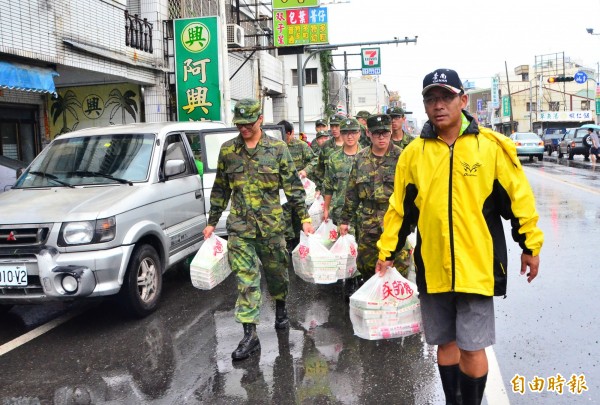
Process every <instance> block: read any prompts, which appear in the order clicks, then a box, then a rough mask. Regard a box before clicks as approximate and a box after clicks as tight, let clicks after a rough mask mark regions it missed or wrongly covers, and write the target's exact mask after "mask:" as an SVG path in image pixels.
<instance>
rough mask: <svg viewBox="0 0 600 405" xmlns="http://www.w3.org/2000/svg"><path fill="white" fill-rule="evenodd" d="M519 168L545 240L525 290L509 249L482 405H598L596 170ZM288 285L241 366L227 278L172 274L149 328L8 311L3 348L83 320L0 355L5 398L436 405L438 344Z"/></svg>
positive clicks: (268, 309) (71, 310)
mask: <svg viewBox="0 0 600 405" xmlns="http://www.w3.org/2000/svg"><path fill="white" fill-rule="evenodd" d="M555 160H556V159H555ZM523 162H524V166H525V170H526V173H527V175H528V178H529V179H530V183H531V185H532V188H533V190H534V193H535V195H536V199H537V207H538V211H539V214H540V221H539V226H540V227H541V228H542V229H543V230H544V232H545V238H546V241H545V244H544V248H543V250H542V254H541V261H542V264H541V270H540V275H539V276H538V278H537V279H536V280H535V281H534V282H533V283H532V284H530V285H528V284H527V282H526V281H525V279H524V277H522V276H520V275H519V274H518V269H519V267H520V264H519V254H520V252H519V250H518V247H517V245H516V244H515V243H514V242H512V241H509V244H508V245H509V270H508V271H509V285H508V297H507V299H502V298H497V299H496V300H495V305H496V319H497V322H496V336H497V343H496V345H494V346H493V350H494V352H495V357H496V358H497V361H498V369H499V372H500V375H499V376H498V377H499V378H501V381H502V382H503V385H504V389H505V391H506V392H505V393H504V394H503V395H495V396H488V397H487V399H486V400H485V401H484V402H485V403H488V404H502V403H509V402H510V403H512V404H532V403H536V404H537V403H543V404H584V403H585V404H591V403H600V391H599V390H600V370H599V369H600V364H599V360H598V359H599V358H600V350H599V344H598V340H599V339H600V326H599V319H598V315H597V308H598V298H597V296H598V291H599V289H600V278H599V277H598V269H599V268H600V266H599V265H598V260H597V258H598V248H597V246H598V242H597V241H598V240H599V237H600V231H599V230H598V229H599V227H598V225H599V221H600V168H599V169H598V171H597V172H596V171H595V168H591V167H589V165H586V167H583V168H582V167H576V166H578V165H580V162H578V161H575V162H570V165H569V166H568V167H567V166H564V165H560V166H559V165H556V164H555V163H553V162H552V161H544V162H543V163H542V162H539V163H538V162H534V163H529V162H526V161H525V160H523ZM581 165H583V163H581ZM592 169H594V170H592ZM506 230H507V236H508V237H509V238H510V236H509V235H510V233H509V230H508V228H506ZM290 278H291V292H290V298H289V312H290V318H291V319H292V327H291V329H290V331H289V333H285V332H284V333H281V332H279V333H278V332H276V331H275V329H274V328H273V321H274V305H273V302H272V301H271V300H270V298H265V302H264V304H263V311H262V317H261V324H260V325H259V327H258V333H259V336H260V339H261V345H262V350H261V353H260V356H256V357H254V358H253V359H250V360H247V361H244V362H241V363H232V362H231V358H230V354H231V351H232V350H233V349H234V348H235V347H236V345H237V342H238V341H239V339H240V338H241V335H242V329H241V326H240V325H239V324H236V323H235V322H234V320H233V306H234V304H235V298H236V293H235V291H236V290H235V280H234V278H233V276H230V277H229V278H228V279H227V280H226V281H225V282H223V283H222V284H221V285H220V286H218V287H216V288H215V289H213V290H211V291H200V290H197V289H195V288H193V287H192V286H191V284H190V283H189V281H188V280H186V279H185V278H184V277H182V276H180V275H178V274H175V273H174V274H171V275H170V276H169V277H168V278H167V280H166V282H165V291H164V293H165V295H164V297H163V303H162V306H161V307H160V309H159V310H158V311H157V312H156V313H155V314H153V315H151V316H150V317H148V318H146V319H144V320H130V319H126V318H124V317H123V316H121V314H120V313H119V309H118V308H117V307H115V306H114V305H112V304H111V303H110V302H94V303H89V304H85V305H81V304H77V305H74V306H72V307H69V306H62V305H53V306H52V307H51V308H36V307H16V308H14V309H13V310H12V311H11V312H9V314H7V315H4V316H0V349H1V348H2V347H3V346H2V345H3V344H5V343H6V342H9V341H11V340H12V339H15V338H19V336H22V335H23V334H24V333H26V332H28V331H31V330H37V329H35V328H36V327H38V326H40V325H46V322H48V321H51V320H53V319H61V317H69V316H73V315H74V314H77V313H80V314H79V315H77V316H74V317H73V318H72V319H70V320H68V321H66V322H65V323H63V324H61V325H59V326H57V327H56V328H55V329H52V330H51V331H49V332H47V333H45V334H42V335H41V336H39V337H37V338H35V339H33V340H31V341H29V342H28V343H25V344H23V345H22V346H19V347H17V348H16V349H14V350H11V351H9V352H7V353H5V354H3V355H1V356H0V403H2V404H12V403H15V404H37V403H41V404H89V403H110V404H140V403H149V404H203V403H216V404H246V403H248V404H269V403H272V404H293V403H302V404H353V403H356V404H379V403H382V404H383V403H386V404H441V403H443V393H442V390H441V384H440V382H439V377H438V373H437V367H436V364H435V347H431V346H428V345H427V344H425V343H424V341H423V339H422V336H421V335H416V336H411V337H408V338H404V339H395V340H390V341H366V340H362V339H359V338H357V337H355V336H353V332H352V325H351V323H350V320H349V316H348V307H347V304H346V303H345V302H344V300H343V298H342V288H341V285H340V284H336V285H320V286H319V285H312V284H308V283H306V282H304V281H302V280H301V279H299V278H298V277H296V276H295V275H294V274H293V272H291V274H290ZM558 374H560V375H561V376H563V377H564V378H565V380H566V381H569V380H570V378H571V375H575V376H576V377H578V378H579V382H581V378H580V377H581V376H583V377H584V379H585V386H586V387H587V391H585V390H583V389H581V386H579V387H578V388H580V389H581V394H580V395H579V394H576V393H571V392H569V386H568V385H567V384H566V383H565V385H564V393H563V394H562V395H558V394H557V393H555V392H554V391H552V390H551V389H550V388H549V386H548V385H547V384H548V381H549V379H551V378H554V377H556V376H557V375H558ZM515 375H517V377H519V376H521V377H523V378H524V380H525V382H526V384H527V383H529V382H531V381H532V380H533V379H534V378H535V377H536V376H537V377H539V378H541V379H544V381H545V384H546V385H545V386H544V387H543V388H542V389H540V390H537V391H534V390H531V389H530V388H529V387H526V388H525V390H524V393H523V394H522V395H521V394H519V393H515V392H513V385H512V383H511V379H513V377H515ZM515 381H516V380H515ZM574 387H575V386H574ZM488 388H490V390H489V392H490V393H491V392H495V393H498V392H499V391H497V390H496V391H492V390H491V387H490V386H488ZM575 388H577V387H575ZM500 392H501V391H500Z"/></svg>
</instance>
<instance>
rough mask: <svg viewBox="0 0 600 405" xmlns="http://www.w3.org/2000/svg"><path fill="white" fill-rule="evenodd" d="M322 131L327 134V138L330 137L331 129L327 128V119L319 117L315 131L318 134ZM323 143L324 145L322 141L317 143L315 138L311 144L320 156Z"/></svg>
mask: <svg viewBox="0 0 600 405" xmlns="http://www.w3.org/2000/svg"><path fill="white" fill-rule="evenodd" d="M321 131H322V132H324V133H325V134H326V135H327V138H329V131H328V130H327V122H326V121H325V120H321V119H318V120H316V121H315V133H316V134H318V133H319V132H321ZM316 139H317V138H315V140H316ZM322 145H323V144H322V143H315V141H314V140H313V142H312V143H311V144H310V147H311V149H312V150H313V152H315V154H316V155H317V156H318V155H319V154H320V153H321V146H322Z"/></svg>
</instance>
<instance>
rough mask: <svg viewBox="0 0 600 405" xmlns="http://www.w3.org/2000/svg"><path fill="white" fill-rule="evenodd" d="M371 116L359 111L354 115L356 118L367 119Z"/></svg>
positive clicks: (368, 113) (366, 112)
mask: <svg viewBox="0 0 600 405" xmlns="http://www.w3.org/2000/svg"><path fill="white" fill-rule="evenodd" d="M370 116H371V113H370V112H368V111H365V110H362V111H359V112H357V113H356V118H362V119H365V120H366V119H368V118H369V117H370Z"/></svg>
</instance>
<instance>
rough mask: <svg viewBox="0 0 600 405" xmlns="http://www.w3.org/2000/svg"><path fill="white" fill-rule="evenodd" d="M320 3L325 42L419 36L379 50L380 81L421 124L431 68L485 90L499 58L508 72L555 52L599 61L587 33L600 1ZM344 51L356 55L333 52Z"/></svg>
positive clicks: (597, 38)
mask: <svg viewBox="0 0 600 405" xmlns="http://www.w3.org/2000/svg"><path fill="white" fill-rule="evenodd" d="M332 1H334V0H322V2H323V3H326V2H328V3H330V2H332ZM337 1H338V2H339V1H340V0H337ZM326 6H327V8H328V14H329V17H328V18H329V42H330V43H331V44H345V43H355V42H370V41H386V40H391V39H394V37H398V38H402V39H403V38H404V37H409V38H414V37H415V36H417V37H418V38H417V43H416V44H414V43H410V44H400V45H381V60H382V74H381V76H380V81H381V82H382V83H384V84H385V85H386V86H387V88H388V89H389V90H390V91H394V90H397V91H399V92H400V95H401V97H402V100H403V101H404V102H406V104H407V108H408V110H410V111H413V113H414V115H415V116H416V117H417V118H419V119H426V116H425V110H424V108H423V104H422V101H421V100H422V98H421V89H422V83H423V77H424V76H425V75H426V74H427V73H428V72H431V71H432V70H434V69H436V68H440V67H445V68H450V69H454V70H456V71H457V72H458V74H459V75H460V77H461V80H463V81H465V80H470V81H475V82H476V84H477V87H490V84H489V83H490V80H491V77H492V76H494V75H495V74H497V73H501V74H502V75H504V62H505V61H506V63H507V65H508V70H509V73H511V72H513V70H514V68H515V66H518V65H533V63H534V62H535V57H536V56H538V57H539V56H540V55H547V54H554V53H558V52H564V54H565V57H567V58H571V60H574V61H579V62H580V63H582V64H583V65H584V66H587V67H590V68H593V69H596V65H597V63H598V62H599V61H600V35H590V34H588V33H587V32H586V28H594V30H595V32H597V33H598V34H600V0H576V1H557V0H546V1H542V0H503V1H498V2H489V1H485V0H479V1H472V0H465V1H460V0H457V1H448V0H446V1H440V0H421V1H416V0H415V1H409V0H350V2H349V3H338V4H327V5H326ZM344 50H346V51H347V52H348V53H359V52H360V48H340V49H339V50H337V51H333V53H334V54H336V53H341V52H343V51H344ZM351 58H354V59H351ZM334 63H335V64H336V67H337V68H342V67H343V58H342V57H334ZM360 63H361V62H360V57H359V56H353V57H348V67H349V68H360ZM350 74H351V75H360V72H351V73H350Z"/></svg>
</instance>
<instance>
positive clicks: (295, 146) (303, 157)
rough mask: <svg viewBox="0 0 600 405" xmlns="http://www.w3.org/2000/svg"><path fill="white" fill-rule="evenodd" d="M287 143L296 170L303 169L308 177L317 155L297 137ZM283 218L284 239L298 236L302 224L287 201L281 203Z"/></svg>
mask: <svg viewBox="0 0 600 405" xmlns="http://www.w3.org/2000/svg"><path fill="white" fill-rule="evenodd" d="M287 145H288V149H289V151H290V155H291V156H292V160H293V161H294V165H295V166H296V170H297V171H301V170H305V171H306V176H307V177H309V178H310V177H311V174H312V171H313V170H314V167H315V166H316V165H317V159H318V158H317V155H315V154H314V152H313V151H312V150H311V149H310V146H308V144H307V143H306V142H304V141H301V140H299V139H291V140H290V141H289V142H288V144H287ZM283 220H284V222H285V223H286V224H287V227H286V230H285V239H287V240H291V239H295V238H298V237H299V235H300V230H301V229H302V225H301V224H300V219H299V218H298V216H297V215H294V210H293V209H292V206H291V205H290V204H289V203H285V204H284V205H283Z"/></svg>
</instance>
